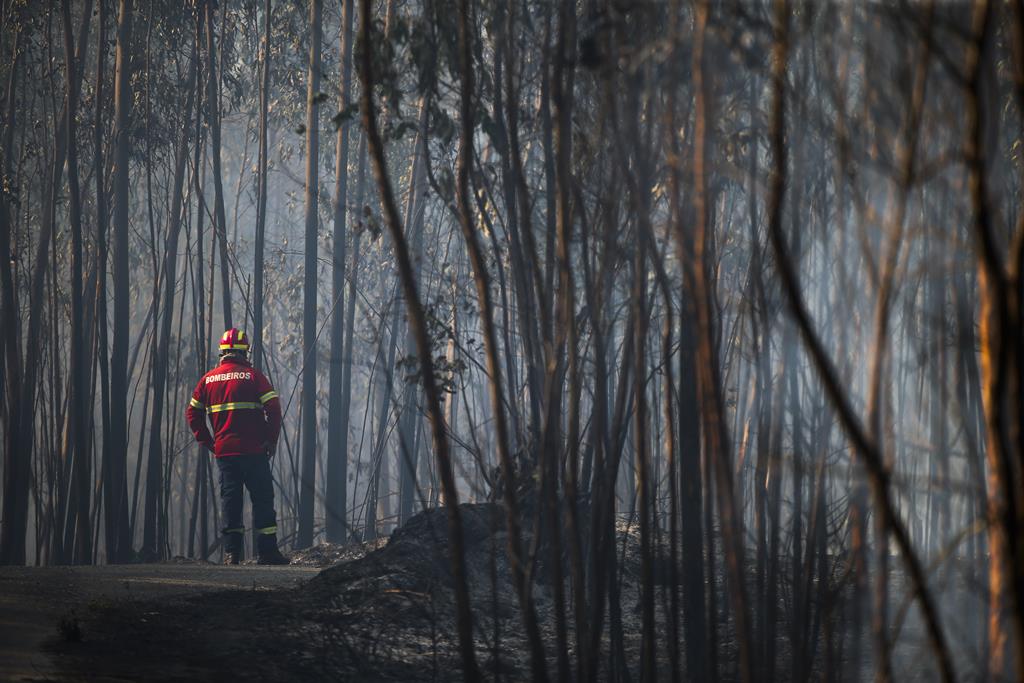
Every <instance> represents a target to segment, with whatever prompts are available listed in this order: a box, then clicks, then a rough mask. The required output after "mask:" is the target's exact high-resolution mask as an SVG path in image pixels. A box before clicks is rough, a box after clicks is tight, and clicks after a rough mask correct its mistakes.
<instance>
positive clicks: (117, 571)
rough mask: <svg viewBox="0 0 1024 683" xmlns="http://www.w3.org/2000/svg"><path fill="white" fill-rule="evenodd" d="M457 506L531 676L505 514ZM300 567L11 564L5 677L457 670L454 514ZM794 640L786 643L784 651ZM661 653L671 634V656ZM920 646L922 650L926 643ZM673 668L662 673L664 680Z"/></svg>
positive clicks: (470, 570)
mask: <svg viewBox="0 0 1024 683" xmlns="http://www.w3.org/2000/svg"><path fill="white" fill-rule="evenodd" d="M460 510H461V511H462V518H463V527H464V537H465V546H466V559H467V580H468V583H469V587H470V593H471V602H472V606H473V613H474V625H475V635H476V652H477V661H478V663H479V665H480V667H481V669H482V670H483V672H484V674H485V676H486V678H488V679H491V680H495V679H500V680H508V681H516V680H526V679H528V678H529V677H530V670H529V658H528V654H527V653H528V648H527V642H526V638H525V635H524V633H523V628H522V620H521V617H520V611H519V606H518V601H517V599H516V597H515V591H514V590H513V587H512V583H511V578H510V572H509V568H508V563H507V560H506V553H505V544H506V542H507V534H506V532H505V528H504V512H503V510H502V508H500V507H499V506H496V505H493V504H480V505H463V506H460ZM618 532H619V533H618V537H619V538H618V541H619V545H618V547H617V554H618V558H619V563H620V566H621V568H622V573H621V584H620V588H621V598H620V600H619V601H618V604H619V605H621V621H622V640H621V649H620V651H619V656H620V657H621V658H622V660H623V661H627V662H630V663H631V664H635V663H636V662H638V661H639V648H640V609H639V604H640V603H639V590H638V587H639V584H640V581H639V569H640V568H639V538H638V536H639V535H638V533H637V530H636V528H635V526H633V527H629V526H627V525H625V524H624V523H621V522H620V524H619V529H618ZM293 562H294V564H293V565H291V566H285V567H259V566H255V565H249V566H245V565H243V566H241V567H222V566H217V565H211V564H209V563H204V562H195V561H187V560H178V561H172V562H168V563H164V564H158V565H120V566H103V567H74V568H72V567H53V568H0V681H8V680H13V681H80V680H90V681H137V680H146V681H214V680H217V681H220V680H225V679H228V680H255V681H309V680H343V681H348V680H357V681H410V682H413V681H424V682H426V681H455V680H462V675H461V669H462V667H461V662H460V659H459V656H458V643H457V637H456V629H455V609H454V598H453V596H454V592H453V582H452V579H451V572H450V566H449V561H448V539H447V518H446V514H445V511H444V509H436V510H430V511H427V512H423V513H421V514H419V515H416V516H415V517H413V518H412V519H411V520H409V522H408V523H407V524H406V525H405V526H404V527H402V528H400V529H398V530H396V531H395V532H394V533H392V534H391V536H390V537H389V538H387V539H381V540H379V541H377V542H375V543H368V544H351V545H345V546H338V545H320V546H315V547H313V548H310V549H307V550H305V551H302V552H299V553H295V554H294V555H293ZM537 572H538V577H537V580H536V581H535V583H534V602H535V607H536V611H537V616H538V621H539V622H540V624H541V630H542V634H541V636H542V639H543V641H544V642H545V643H547V646H546V649H547V654H548V662H547V666H548V670H549V672H551V673H554V671H555V662H554V661H553V658H552V657H551V655H552V654H553V652H554V649H555V643H556V634H555V630H554V604H555V602H554V596H553V595H552V591H551V590H550V584H549V582H548V581H547V580H545V577H544V572H545V568H544V566H543V565H542V564H541V565H539V566H538V568H537ZM895 588H896V586H894V589H895ZM896 592H902V591H896ZM655 599H656V602H657V603H658V605H659V606H658V609H657V610H656V611H657V613H658V614H657V619H658V623H659V625H658V631H659V633H663V634H664V635H665V637H666V640H667V636H668V633H667V631H666V626H667V625H666V623H665V619H664V612H663V607H662V605H664V604H666V603H667V595H666V593H665V589H664V587H663V586H660V585H659V586H658V588H657V591H656V598H655ZM894 613H895V612H894ZM567 618H568V621H569V624H568V625H567V626H568V629H567V630H568V632H569V635H568V643H567V649H568V650H569V656H570V663H571V664H572V665H573V666H575V664H576V662H575V654H574V653H573V644H574V637H573V635H572V618H571V614H567ZM911 621H915V620H913V619H911ZM605 624H606V627H605V634H606V635H605V642H604V643H603V645H602V651H603V652H604V653H605V656H604V657H602V659H601V661H600V663H599V670H600V671H599V678H600V679H602V680H603V679H604V678H606V674H607V665H608V661H607V655H608V653H609V652H612V650H613V649H614V648H612V647H611V646H610V643H609V641H608V636H607V633H608V628H607V624H608V615H606V616H605ZM908 631H909V632H908ZM720 635H724V633H723V632H722V631H721V630H720ZM920 638H921V635H920V628H919V626H918V625H916V624H915V625H914V626H913V627H910V626H909V625H908V628H906V629H905V630H904V636H903V640H904V642H906V641H908V640H910V641H918V642H919V641H920ZM787 645H788V643H786V642H785V639H784V638H782V639H780V642H779V658H780V661H782V660H784V659H785V657H786V656H787V654H788V653H787V650H788V647H787ZM719 647H720V648H721V656H722V657H723V661H726V662H728V661H733V660H734V659H735V651H734V647H735V645H734V643H732V642H729V641H727V640H725V639H722V640H720V642H719ZM664 648H665V642H662V643H661V644H660V649H661V654H662V655H663V656H664V655H666V654H667V653H666V652H665V651H664ZM911 651H913V652H914V653H915V657H913V658H914V659H919V656H920V653H921V650H920V649H919V647H918V646H912V647H911ZM659 667H667V662H665V661H663V660H662V661H659ZM900 668H901V670H903V671H906V669H904V668H903V667H900ZM909 670H910V671H916V672H917V675H912V676H910V677H909V678H907V680H910V679H914V680H927V679H928V674H927V673H925V670H924V669H921V668H920V666H919V665H917V666H912V667H911V668H910V669H909ZM865 671H870V669H869V668H866V669H865ZM495 674H498V675H495ZM667 674H668V671H667V670H664V669H660V670H659V677H665V678H667Z"/></svg>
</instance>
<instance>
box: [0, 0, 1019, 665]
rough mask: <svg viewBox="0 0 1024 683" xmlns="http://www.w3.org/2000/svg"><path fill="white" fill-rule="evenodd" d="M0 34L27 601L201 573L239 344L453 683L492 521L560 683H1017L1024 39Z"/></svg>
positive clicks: (768, 23)
mask: <svg viewBox="0 0 1024 683" xmlns="http://www.w3.org/2000/svg"><path fill="white" fill-rule="evenodd" d="M0 4H2V9H0V34H2V37H3V38H2V45H0V76H2V89H0V94H2V98H3V99H2V107H0V108H2V112H3V118H2V121H0V178H2V185H0V331H2V332H0V348H2V353H0V392H2V396H3V400H2V409H0V434H2V438H3V453H2V463H0V467H2V473H3V490H2V519H0V563H3V564H68V563H74V564H89V563H123V562H132V561H159V560H164V559H168V558H170V557H172V556H175V555H182V556H187V557H197V558H204V559H206V558H209V559H214V560H215V559H217V557H218V555H219V552H220V537H219V529H220V525H219V520H218V508H217V505H216V495H217V489H216V482H215V479H214V477H213V468H212V465H211V462H210V458H209V455H208V453H207V452H206V451H205V450H203V449H202V448H201V447H200V446H198V445H197V444H196V443H194V441H193V439H192V436H191V434H190V433H189V431H188V427H187V425H186V423H185V420H184V417H183V412H184V409H185V406H186V403H187V402H188V398H189V395H190V391H191V389H192V387H193V386H194V383H195V381H196V379H197V378H198V377H199V376H200V375H201V374H202V373H203V372H205V371H206V370H207V369H208V368H209V367H211V364H212V363H213V362H214V359H215V357H216V341H217V338H218V337H219V335H220V333H221V332H222V331H223V330H224V329H226V328H227V327H230V326H232V325H234V326H237V327H239V328H243V329H246V330H249V331H250V332H251V337H252V338H253V339H254V340H255V348H254V350H253V354H252V356H253V361H254V363H255V364H256V365H257V367H260V368H261V369H262V370H263V371H264V372H266V373H267V374H268V376H270V377H271V379H272V380H273V381H274V383H275V385H276V387H277V389H278V391H279V392H280V394H281V402H282V408H283V410H284V420H285V423H284V430H283V434H282V438H281V442H280V443H279V445H278V449H277V453H276V456H275V458H274V460H273V465H272V468H273V472H274V477H275V484H276V494H277V500H278V510H279V520H280V521H279V527H280V535H281V537H282V538H283V539H284V541H285V542H286V544H287V545H288V546H289V547H293V548H300V547H306V546H309V545H311V544H314V543H320V542H331V543H348V542H357V541H366V540H372V539H375V538H378V537H381V536H384V535H387V534H388V533H390V532H391V531H392V530H394V529H395V528H396V527H398V526H400V525H402V524H403V523H404V522H405V521H407V520H408V519H409V518H410V517H412V516H413V515H415V514H416V513H417V512H419V511H420V510H422V509H424V508H430V507H437V506H444V507H445V509H446V513H447V520H448V531H449V540H450V546H449V547H450V549H451V553H450V555H451V557H450V560H451V564H452V576H453V579H454V582H455V586H456V592H455V595H456V603H457V604H456V615H457V626H458V628H457V630H458V637H459V641H460V643H461V649H460V654H461V657H462V665H463V673H464V675H465V676H466V678H467V679H468V680H474V679H477V678H479V677H481V676H489V675H490V673H489V672H488V671H486V670H485V667H484V663H483V660H482V659H481V653H482V646H481V645H480V644H479V642H478V641H477V640H476V639H477V636H476V635H475V629H477V628H478V627H477V626H475V625H474V609H475V605H473V604H472V602H471V600H470V592H469V591H468V589H467V586H466V580H467V579H466V572H465V567H464V566H463V564H464V559H463V552H462V547H463V546H462V537H463V524H462V521H463V520H462V517H461V514H460V507H459V505H458V504H459V503H463V502H467V501H469V502H474V501H476V502H480V501H488V500H490V501H494V502H496V503H497V504H499V505H501V506H502V508H503V514H504V518H505V521H506V528H507V541H506V546H505V547H504V548H498V549H497V552H500V553H502V554H504V555H507V559H508V562H509V567H510V571H511V575H512V584H513V585H514V587H515V593H516V595H515V596H514V600H515V604H516V605H517V606H518V610H519V613H520V616H521V623H522V629H523V633H524V634H525V643H526V645H525V647H527V648H528V652H529V656H530V661H529V664H528V667H529V670H530V671H532V675H533V677H534V678H535V679H537V680H547V679H551V678H557V679H558V680H570V679H573V678H576V679H579V680H588V681H590V680H597V679H601V680H637V679H639V680H643V681H653V680H656V679H666V680H682V679H688V680H700V681H704V680H732V679H740V680H745V681H751V680H762V679H782V680H810V679H828V680H861V679H865V678H868V677H871V676H874V677H876V678H877V679H878V680H903V679H906V678H909V677H913V678H915V679H922V680H930V679H936V678H938V679H942V680H960V679H968V680H1005V679H1014V680H1018V681H1024V429H1022V426H1024V401H1022V400H1021V392H1022V389H1024V343H1022V339H1024V204H1022V202H1021V198H1022V181H1024V3H1022V2H1021V1H1020V0H1008V1H1007V2H989V1H988V0H970V1H969V2H968V1H966V0H965V1H964V2H961V3H941V2H935V1H934V0H920V2H891V3H852V2H806V1H805V2H799V1H797V0H772V1H770V2H769V0H750V1H748V2H707V1H706V0H662V1H661V2H652V3H616V2H607V1H606V0H581V1H580V2H569V1H568V0H561V1H560V2H540V1H538V0H524V1H522V2H517V1H514V0H512V1H509V2H502V1H500V0H496V1H491V0H486V1H478V2H470V0H359V2H355V0H338V1H337V2H322V0H307V1H306V2H301V3H297V2H281V1H280V0H277V1H275V0H189V1H188V2H180V1H171V0H116V2H115V0H74V1H72V0H60V1H58V0H53V1H52V2H36V1H32V0H3V2H2V3H0ZM623 534H627V535H629V534H635V535H636V536H637V538H638V539H639V548H640V551H639V552H640V558H641V561H640V567H639V571H638V574H637V575H636V576H635V577H630V579H629V580H634V579H635V581H636V582H637V585H639V586H640V591H639V599H638V602H637V604H630V603H627V602H626V601H625V600H624V598H623V594H622V582H623V581H624V580H625V578H624V577H625V575H626V574H627V573H628V571H631V570H628V569H627V567H626V566H625V565H624V564H623V562H622V547H621V546H620V541H621V539H622V538H623ZM541 587H543V588H541ZM541 591H543V593H544V596H545V598H544V599H545V600H548V599H550V602H551V605H552V607H551V609H547V608H545V609H543V610H539V609H538V607H537V600H539V599H540V598H539V597H538V596H539V593H540V592H541ZM627 610H635V611H636V612H637V613H638V614H639V615H640V617H639V623H640V624H641V629H642V633H641V634H640V635H641V639H642V647H640V648H639V650H638V651H632V650H627V649H626V648H624V647H623V639H624V635H623V612H624V611H627ZM478 659H479V660H480V661H478Z"/></svg>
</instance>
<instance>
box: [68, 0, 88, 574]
mask: <svg viewBox="0 0 1024 683" xmlns="http://www.w3.org/2000/svg"><path fill="white" fill-rule="evenodd" d="M61 9H62V14H63V17H64V22H63V23H64V58H65V64H66V67H65V84H66V86H67V101H68V107H67V109H66V112H65V113H66V118H65V125H66V131H67V132H66V135H67V139H68V152H67V157H68V158H67V170H68V197H69V200H70V201H69V212H70V215H69V218H70V222H71V343H70V344H69V346H70V349H69V353H70V355H71V361H70V369H69V371H70V374H71V377H70V379H71V382H70V394H69V396H68V410H69V412H70V417H69V423H68V430H67V449H66V451H65V458H69V459H71V460H72V461H73V464H72V476H73V478H72V482H71V490H70V496H71V502H72V504H71V506H70V511H71V513H72V515H73V517H74V531H75V542H74V549H73V556H72V560H73V561H74V562H75V563H76V564H88V563H89V562H90V561H91V560H92V530H91V528H90V525H89V500H90V494H91V492H92V481H91V480H90V467H89V460H88V457H89V449H88V446H87V431H86V417H87V414H88V411H87V410H86V406H87V404H88V403H89V402H91V401H90V400H89V396H88V391H89V390H88V368H87V366H86V364H87V362H88V359H87V356H86V350H87V349H88V345H87V344H86V341H85V333H84V326H85V322H84V312H83V306H84V304H83V296H82V257H83V252H82V193H81V186H80V185H79V180H78V143H77V139H76V135H75V118H76V116H77V112H78V106H77V103H78V93H77V92H75V87H76V86H75V71H76V70H77V67H76V66H75V48H74V38H73V36H72V28H71V5H70V2H69V0H64V1H63V2H62V3H61ZM70 526H71V525H70V524H69V527H70ZM66 550H70V548H66Z"/></svg>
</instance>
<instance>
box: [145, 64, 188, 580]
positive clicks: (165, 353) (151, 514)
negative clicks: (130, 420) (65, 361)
mask: <svg viewBox="0 0 1024 683" xmlns="http://www.w3.org/2000/svg"><path fill="white" fill-rule="evenodd" d="M197 56H198V55H197V54H196V51H195V46H194V45H193V51H192V56H191V58H190V68H189V71H190V75H189V82H188V83H187V84H186V85H185V89H186V91H187V92H188V97H187V99H186V101H185V108H184V110H182V119H183V121H182V127H181V142H180V143H179V145H178V151H177V154H176V158H175V167H174V189H173V190H172V195H171V206H170V214H169V215H168V217H167V220H168V225H167V238H166V242H165V244H164V264H163V269H162V270H163V278H164V280H163V288H164V292H163V304H161V306H160V310H162V311H163V316H162V317H161V318H160V325H159V329H158V332H157V336H156V348H155V350H154V355H153V413H152V419H151V420H150V423H149V455H148V458H147V459H146V507H145V518H144V522H143V540H142V554H143V556H144V557H146V558H147V559H150V560H159V559H163V557H164V551H165V550H166V545H167V529H166V527H165V525H163V524H160V518H159V513H158V504H159V502H160V497H161V495H162V494H161V492H162V490H163V485H164V482H163V467H164V466H163V461H164V454H163V444H162V441H161V437H160V429H161V426H162V424H163V415H164V398H165V396H164V394H165V393H166V392H165V388H166V384H167V374H168V365H169V362H170V357H169V348H170V341H171V322H172V318H173V317H174V292H175V289H176V287H177V274H178V270H177V266H178V241H179V239H178V238H179V236H180V234H181V223H182V209H183V204H184V188H185V168H186V166H187V163H188V152H189V143H190V142H191V135H190V132H191V128H192V120H191V117H192V103H193V101H194V98H195V82H196V80H195V79H196V78H197V76H198V74H197V68H196V65H197Z"/></svg>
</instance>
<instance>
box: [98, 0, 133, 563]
mask: <svg viewBox="0 0 1024 683" xmlns="http://www.w3.org/2000/svg"><path fill="white" fill-rule="evenodd" d="M133 14H134V8H133V7H131V4H130V0H121V3H120V9H119V11H118V26H117V48H116V52H115V64H116V67H115V70H116V76H115V81H114V139H115V148H114V245H113V246H114V279H113V287H114V338H113V345H112V348H111V354H110V355H111V361H110V365H111V372H110V397H111V403H110V433H111V456H110V463H109V472H110V481H109V482H107V487H109V491H108V497H107V501H106V504H105V508H106V511H107V515H113V516H114V517H115V518H116V521H111V520H110V519H109V517H108V522H107V528H108V530H109V529H116V532H115V537H116V543H115V547H116V549H117V550H116V557H117V560H116V561H117V562H127V561H128V559H129V558H130V556H131V538H130V537H129V535H128V528H129V524H128V393H129V387H128V325H129V322H130V317H131V313H130V311H129V309H128V306H129V297H130V294H131V293H130V291H129V290H130V287H131V282H130V277H131V274H130V272H129V267H130V266H129V246H128V233H129V230H130V225H129V209H130V207H129V202H130V201H131V195H130V192H129V185H128V171H129V169H128V163H129V158H128V155H129V151H130V145H131V133H130V130H129V129H130V125H131V124H130V117H131V102H132V94H131V73H130V72H129V69H130V64H131V56H130V54H129V53H128V50H129V47H130V43H131V31H132V18H133ZM107 487H105V488H107ZM107 542H108V543H110V542H111V539H110V538H109V537H108V539H107Z"/></svg>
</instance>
